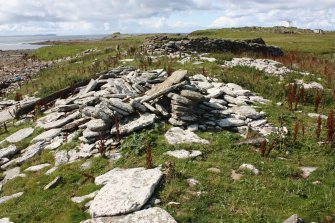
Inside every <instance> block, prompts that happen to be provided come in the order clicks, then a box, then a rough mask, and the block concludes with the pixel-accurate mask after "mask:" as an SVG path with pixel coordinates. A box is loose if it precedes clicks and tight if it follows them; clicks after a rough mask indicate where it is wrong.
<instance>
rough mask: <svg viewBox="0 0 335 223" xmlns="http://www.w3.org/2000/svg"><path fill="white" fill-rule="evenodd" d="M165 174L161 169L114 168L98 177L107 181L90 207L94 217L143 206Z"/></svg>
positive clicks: (99, 181) (115, 213) (116, 213)
mask: <svg viewBox="0 0 335 223" xmlns="http://www.w3.org/2000/svg"><path fill="white" fill-rule="evenodd" d="M162 176H163V174H162V172H161V171H160V170H159V169H148V170H146V169H144V168H133V169H119V168H116V169H113V170H111V171H109V172H108V173H106V174H104V175H102V176H100V177H97V178H96V179H95V182H96V184H106V185H105V186H104V187H103V188H102V189H101V190H100V191H99V192H98V194H97V195H96V197H95V198H94V200H93V201H92V204H91V206H90V208H89V212H90V214H91V216H92V217H103V216H114V215H120V214H127V213H130V212H133V211H138V210H140V209H141V208H142V207H143V206H144V204H145V203H146V202H147V201H148V200H149V198H150V197H151V195H152V193H153V192H154V190H155V188H156V186H157V184H158V183H159V181H160V179H161V178H162Z"/></svg>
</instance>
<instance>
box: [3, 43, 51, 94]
mask: <svg viewBox="0 0 335 223" xmlns="http://www.w3.org/2000/svg"><path fill="white" fill-rule="evenodd" d="M32 51H33V50H10V51H0V93H1V94H2V95H4V94H6V93H8V92H11V91H13V90H15V89H17V88H19V87H20V86H21V85H22V84H23V83H24V82H26V81H28V80H31V79H32V77H33V76H34V75H35V74H36V73H38V72H39V71H40V70H42V69H45V68H47V67H49V66H50V65H51V64H52V62H43V61H39V60H37V59H36V58H35V57H30V56H29V54H30V53H31V52H32Z"/></svg>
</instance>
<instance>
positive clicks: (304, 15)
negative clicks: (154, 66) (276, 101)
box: [0, 0, 335, 35]
mask: <svg viewBox="0 0 335 223" xmlns="http://www.w3.org/2000/svg"><path fill="white" fill-rule="evenodd" d="M287 20H290V21H292V22H293V26H297V27H301V28H312V29H315V28H321V29H325V30H335V1H334V0H319V1H318V2H316V1H315V0H295V1H292V0H249V1H247V0H71V1H69V0H0V35H26V34H47V33H55V34H58V35H72V34H108V33H113V32H117V31H119V32H122V33H155V32H183V33H185V32H191V31H193V30H197V29H209V28H223V27H241V26H276V25H287V22H286V21H287Z"/></svg>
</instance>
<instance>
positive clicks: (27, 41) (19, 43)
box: [0, 35, 106, 50]
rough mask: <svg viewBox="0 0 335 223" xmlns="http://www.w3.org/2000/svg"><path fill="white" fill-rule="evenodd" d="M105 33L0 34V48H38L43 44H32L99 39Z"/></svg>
mask: <svg viewBox="0 0 335 223" xmlns="http://www.w3.org/2000/svg"><path fill="white" fill-rule="evenodd" d="M105 36H106V35H86V36H85V35H80V36H79V35H77V36H0V50H22V49H38V48H40V47H43V45H34V44H32V43H38V42H43V41H48V40H50V41H63V40H92V39H101V38H103V37H105Z"/></svg>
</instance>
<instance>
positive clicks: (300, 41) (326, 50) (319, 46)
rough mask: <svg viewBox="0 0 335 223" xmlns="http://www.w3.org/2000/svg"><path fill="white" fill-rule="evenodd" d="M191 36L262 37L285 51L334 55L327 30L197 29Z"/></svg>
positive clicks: (334, 36) (331, 34)
mask: <svg viewBox="0 0 335 223" xmlns="http://www.w3.org/2000/svg"><path fill="white" fill-rule="evenodd" d="M190 36H192V37H202V36H205V37H209V38H225V39H234V40H235V39H253V38H259V37H261V38H263V39H264V41H265V42H266V43H267V44H269V45H275V46H279V47H281V48H283V49H284V50H285V51H297V52H303V53H312V54H319V55H328V56H330V57H332V58H333V57H334V56H333V54H334V52H335V43H334V40H335V32H327V33H325V34H324V35H320V34H314V33H297V34H279V33H269V32H262V31H260V30H256V31H253V32H250V31H248V30H244V29H229V28H225V29H209V30H199V31H195V32H192V33H191V34H190Z"/></svg>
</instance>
